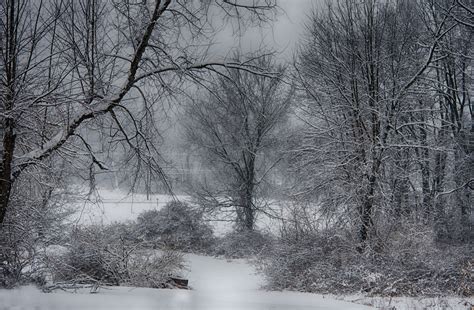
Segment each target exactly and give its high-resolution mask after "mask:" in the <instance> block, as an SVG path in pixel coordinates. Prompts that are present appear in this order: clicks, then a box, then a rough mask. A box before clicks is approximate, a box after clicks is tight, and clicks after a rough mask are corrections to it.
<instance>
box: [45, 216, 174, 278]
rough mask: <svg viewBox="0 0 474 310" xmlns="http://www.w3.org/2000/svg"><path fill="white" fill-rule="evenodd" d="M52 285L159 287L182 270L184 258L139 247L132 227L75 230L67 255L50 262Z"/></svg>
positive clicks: (126, 225) (89, 227)
mask: <svg viewBox="0 0 474 310" xmlns="http://www.w3.org/2000/svg"><path fill="white" fill-rule="evenodd" d="M50 268H51V270H52V271H53V282H67V283H95V284H101V285H133V286H145V287H160V285H164V284H165V282H166V280H167V279H168V278H169V276H170V274H172V273H176V272H178V271H179V270H180V269H182V268H183V258H182V256H181V255H180V254H177V253H172V252H164V253H161V254H160V253H157V252H156V251H150V250H147V249H145V248H144V247H142V246H141V243H139V242H138V240H137V239H136V238H135V237H134V234H133V225H129V224H112V225H109V226H105V227H103V226H98V225H96V226H88V227H78V228H75V229H74V230H73V231H72V232H71V237H70V242H69V244H68V245H67V246H66V253H65V254H62V255H59V256H57V257H54V258H53V259H52V260H50Z"/></svg>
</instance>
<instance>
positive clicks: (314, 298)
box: [0, 190, 474, 310]
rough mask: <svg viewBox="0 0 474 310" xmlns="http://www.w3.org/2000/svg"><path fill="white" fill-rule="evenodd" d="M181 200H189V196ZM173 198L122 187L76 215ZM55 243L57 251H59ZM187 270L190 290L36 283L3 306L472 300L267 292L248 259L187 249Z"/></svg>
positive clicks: (4, 297)
mask: <svg viewBox="0 0 474 310" xmlns="http://www.w3.org/2000/svg"><path fill="white" fill-rule="evenodd" d="M178 199H179V200H182V201H189V199H190V198H189V197H187V196H178ZM171 200H172V198H171V197H170V196H168V195H154V196H152V197H151V199H150V200H147V199H146V197H145V196H144V195H133V196H132V195H127V194H124V193H122V192H118V191H108V190H101V191H100V200H99V203H97V204H92V203H86V204H82V205H77V208H78V211H80V212H79V213H78V215H76V220H77V221H78V222H80V223H83V224H90V223H104V224H108V223H112V222H116V221H118V222H124V221H127V220H134V219H136V218H137V216H138V215H139V214H140V213H141V212H143V211H145V210H153V209H159V208H161V207H163V206H164V205H165V204H166V203H167V202H169V201H171ZM272 225H273V226H275V225H276V224H275V223H274V222H272V221H271V219H268V218H265V217H261V218H260V220H259V226H260V227H268V226H272ZM214 227H215V228H216V229H217V233H218V234H222V233H224V232H225V231H228V230H229V229H231V225H229V224H228V223H225V222H215V224H214ZM60 250H61V249H56V250H54V249H53V251H60ZM185 258H186V260H187V262H188V268H187V271H185V272H184V274H183V275H184V276H185V277H187V278H188V279H189V284H190V286H191V287H192V290H164V289H151V288H131V287H107V288H101V289H100V290H99V292H98V293H96V294H91V293H90V291H89V290H88V289H81V290H77V291H76V292H70V291H68V292H66V291H59V290H58V291H55V292H54V293H42V292H41V291H39V290H38V289H37V288H35V287H32V286H26V287H21V288H19V289H15V290H0V310H20V309H21V310H30V309H31V310H56V309H57V310H63V309H71V310H75V309H84V310H88V309H90V310H92V309H94V310H95V309H97V310H102V309H104V310H105V309H117V310H120V309H127V310H129V309H130V310H134V309H137V310H138V309H144V310H147V309H154V310H160V309H170V310H173V309H180V310H191V309H192V310H238V309H246V310H267V309H273V310H303V309H313V310H333V309H334V310H335V309H347V310H351V309H354V310H356V309H361V310H362V309H374V307H377V308H379V309H386V310H395V309H398V310H412V309H433V310H438V309H439V310H441V309H443V310H444V309H446V310H451V309H452V310H465V309H470V306H471V305H472V304H474V300H473V299H472V298H471V299H462V298H431V299H430V298H378V297H364V296H324V295H317V294H307V293H297V292H286V291H285V292H266V291H262V290H259V288H260V287H261V286H262V284H263V279H262V277H261V276H260V275H257V274H256V273H255V270H254V268H253V267H252V266H251V265H249V264H248V263H247V262H246V261H245V260H225V259H219V258H213V257H206V256H200V255H193V254H187V255H186V256H185Z"/></svg>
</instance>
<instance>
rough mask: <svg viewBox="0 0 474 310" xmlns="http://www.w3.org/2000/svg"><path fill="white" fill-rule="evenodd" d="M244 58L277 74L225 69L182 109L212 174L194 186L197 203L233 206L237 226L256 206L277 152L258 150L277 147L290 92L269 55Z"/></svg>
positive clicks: (247, 222) (250, 221) (250, 219)
mask: <svg viewBox="0 0 474 310" xmlns="http://www.w3.org/2000/svg"><path fill="white" fill-rule="evenodd" d="M248 63H249V64H251V65H253V66H255V67H260V68H267V71H269V72H275V73H277V74H278V76H277V77H273V78H272V77H266V76H258V75H255V74H253V73H251V72H246V71H240V70H235V69H229V70H228V72H227V73H226V75H225V76H222V77H220V78H219V79H218V81H217V85H216V86H214V87H212V89H211V91H210V92H209V93H208V94H207V95H206V96H205V97H204V98H206V99H203V98H201V99H199V100H196V101H193V102H191V103H190V105H189V107H188V111H187V112H188V113H187V114H188V115H189V124H188V136H189V141H190V142H191V143H192V144H194V145H196V146H197V147H198V148H199V149H200V152H201V154H202V155H203V158H205V159H206V162H208V163H210V166H211V167H212V168H211V169H212V170H213V173H212V175H213V177H214V178H216V179H217V182H213V185H214V186H211V188H209V186H205V187H204V188H203V190H204V192H202V190H201V191H199V193H200V194H201V195H200V196H199V198H200V201H201V203H202V204H203V205H205V206H211V207H213V208H215V207H222V206H227V207H231V208H235V211H236V214H237V228H238V229H246V230H253V229H254V225H255V220H256V214H257V212H258V211H259V209H260V208H262V205H260V204H259V203H258V200H259V199H261V198H263V197H262V195H261V192H260V189H261V186H262V184H263V182H264V180H265V178H266V177H267V175H268V173H269V172H270V170H271V169H272V168H273V167H274V166H275V164H276V161H278V159H277V158H276V157H277V156H263V155H264V152H266V151H268V150H270V152H272V151H276V149H277V143H278V132H279V130H280V129H281V125H282V124H284V122H285V120H286V119H287V114H288V109H289V105H290V98H291V94H292V91H291V89H290V87H288V86H287V85H286V84H284V82H283V80H282V79H281V78H282V77H283V73H284V69H283V68H282V67H281V66H277V65H275V64H274V62H273V60H272V59H271V58H269V57H265V58H259V59H256V60H252V61H249V62H248ZM274 155H275V154H274ZM199 193H198V194H199ZM228 198H229V200H228Z"/></svg>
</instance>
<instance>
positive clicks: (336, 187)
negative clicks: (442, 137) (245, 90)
mask: <svg viewBox="0 0 474 310" xmlns="http://www.w3.org/2000/svg"><path fill="white" fill-rule="evenodd" d="M453 7H454V5H451V6H450V7H448V8H447V10H448V11H449V10H450V9H452V8H453ZM422 10H423V9H422V8H421V6H419V5H418V3H413V2H409V1H384V2H382V1H380V2H379V1H366V2H364V3H357V2H356V1H336V2H335V3H330V2H328V3H327V6H326V10H325V11H324V12H323V13H321V14H318V13H314V15H313V16H312V18H311V22H310V24H309V26H308V36H307V40H306V42H305V43H304V44H303V47H302V50H301V53H300V57H299V62H298V63H297V65H296V69H297V71H298V77H299V80H300V81H301V83H302V87H303V88H304V89H305V91H306V94H307V96H308V97H307V100H306V104H305V105H304V106H303V107H302V109H301V110H300V111H301V112H302V113H301V117H302V119H303V120H305V122H306V123H307V124H308V128H309V134H307V135H305V136H304V137H303V142H302V145H301V146H300V147H298V148H297V150H296V156H297V159H298V163H299V164H298V165H299V166H298V169H299V170H300V171H301V172H302V174H301V176H302V177H303V178H304V179H303V182H300V185H302V188H300V192H301V193H304V194H309V195H312V194H315V195H316V196H318V197H319V199H320V201H321V203H322V207H323V209H325V210H326V211H330V212H334V211H336V212H338V213H339V212H344V214H346V215H347V214H350V216H351V217H352V218H353V220H351V222H352V223H354V224H353V225H354V226H356V227H358V228H357V232H358V236H359V238H358V239H359V242H360V246H359V249H360V250H362V249H364V248H365V245H366V244H367V242H368V241H369V240H371V239H375V240H376V236H377V233H376V231H375V225H374V223H375V221H374V218H375V219H377V218H378V219H379V221H380V218H381V215H383V214H384V213H386V212H389V213H391V212H393V208H392V203H393V204H395V205H398V206H399V207H398V208H400V206H401V205H407V204H408V200H405V201H404V200H400V198H402V197H403V195H405V193H406V192H407V191H408V188H410V182H411V181H410V179H409V178H408V177H407V176H408V175H409V174H407V173H408V171H409V169H410V167H411V164H410V158H411V152H412V150H410V149H411V148H412V147H415V146H416V145H415V144H412V143H410V142H408V141H407V140H406V135H405V134H403V133H402V131H403V129H404V127H405V126H409V123H410V121H411V120H410V117H411V114H410V113H407V112H406V111H407V110H411V109H412V106H413V104H414V102H416V98H417V92H418V91H419V88H418V86H417V83H418V82H419V81H420V78H422V77H423V74H424V73H426V72H427V69H428V67H429V65H430V64H431V63H433V62H434V61H436V60H437V57H436V56H437V55H436V53H435V50H436V48H437V47H438V45H439V42H440V40H441V39H442V38H443V37H445V35H446V33H448V32H449V31H451V30H452V28H453V26H451V25H449V24H448V23H447V19H448V17H447V15H444V16H443V17H442V18H441V19H440V20H439V22H438V23H436V26H434V27H433V29H432V33H430V34H429V35H425V32H423V31H422V29H423V24H422V18H420V16H423V14H422V13H423V11H422ZM421 42H423V43H422V44H423V46H424V47H420V45H418V44H419V43H421ZM422 148H423V147H421V148H420V149H422ZM392 160H393V162H392ZM315 167H316V168H315ZM412 184H413V183H412ZM389 197H392V198H390V199H387V198H389ZM397 200H398V201H397ZM341 210H344V211H341ZM406 210H410V208H409V207H407V208H406ZM398 213H400V212H398Z"/></svg>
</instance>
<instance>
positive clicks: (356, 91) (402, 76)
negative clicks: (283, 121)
mask: <svg viewBox="0 0 474 310" xmlns="http://www.w3.org/2000/svg"><path fill="white" fill-rule="evenodd" d="M472 4H473V3H472V2H462V1H363V2H360V1H350V0H348V1H344V0H340V1H334V2H327V4H326V6H325V7H324V9H323V10H322V11H320V12H314V13H313V14H312V16H311V18H310V20H309V22H308V24H307V32H306V36H305V39H304V41H303V42H302V44H301V49H300V52H299V55H298V58H297V62H296V64H295V71H296V79H297V80H298V81H299V83H300V87H301V89H302V90H303V94H302V95H301V96H302V97H301V102H302V104H301V105H300V106H299V107H298V112H297V113H298V116H299V118H300V119H301V120H302V125H301V127H300V128H301V132H302V133H298V134H297V135H296V141H295V142H294V143H295V147H294V152H293V154H294V155H293V157H292V158H291V164H292V167H293V168H294V171H295V172H296V175H297V176H298V182H297V184H295V187H294V191H293V197H294V198H295V200H296V201H297V204H299V205H300V206H305V207H304V208H303V207H299V208H298V209H297V212H302V211H301V210H307V206H308V205H309V206H310V207H311V206H312V208H316V209H317V211H316V213H317V215H318V216H317V217H316V218H310V219H309V220H308V219H307V218H306V219H305V217H306V215H307V214H308V213H306V212H302V213H301V214H300V215H299V217H295V218H293V221H291V219H290V222H289V223H290V224H288V222H287V229H286V232H285V233H284V234H283V235H282V239H281V244H280V247H279V248H277V249H276V253H275V254H274V258H272V259H270V261H271V262H270V264H269V265H268V266H267V267H266V270H267V275H268V276H269V279H270V284H271V285H272V286H273V287H277V288H287V287H290V288H296V289H304V290H312V291H323V292H329V291H340V292H356V291H365V292H370V293H373V294H393V295H397V294H401V295H402V294H413V295H417V294H430V293H433V294H441V293H443V292H445V293H457V294H466V295H472V293H473V287H472V283H473V282H472V270H473V261H472V255H473V252H472V242H473V240H474V230H473V224H474V221H473V217H472V209H473V205H474V203H473V188H474V186H473V185H474V183H473V182H474V113H473V111H474V102H473V101H472V92H473V90H474V89H473V86H474V83H473V79H472V78H473V75H472V59H473V51H474V49H473V46H472V42H473V40H472V38H473V35H474V28H473V27H472V25H469V24H468V23H465V22H460V19H464V20H466V18H467V19H472V10H470V8H472V7H473V6H472ZM466 10H467V11H466ZM469 12H470V13H469ZM307 223H313V224H312V225H307ZM305 227H306V228H305ZM299 251H301V252H299Z"/></svg>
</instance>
